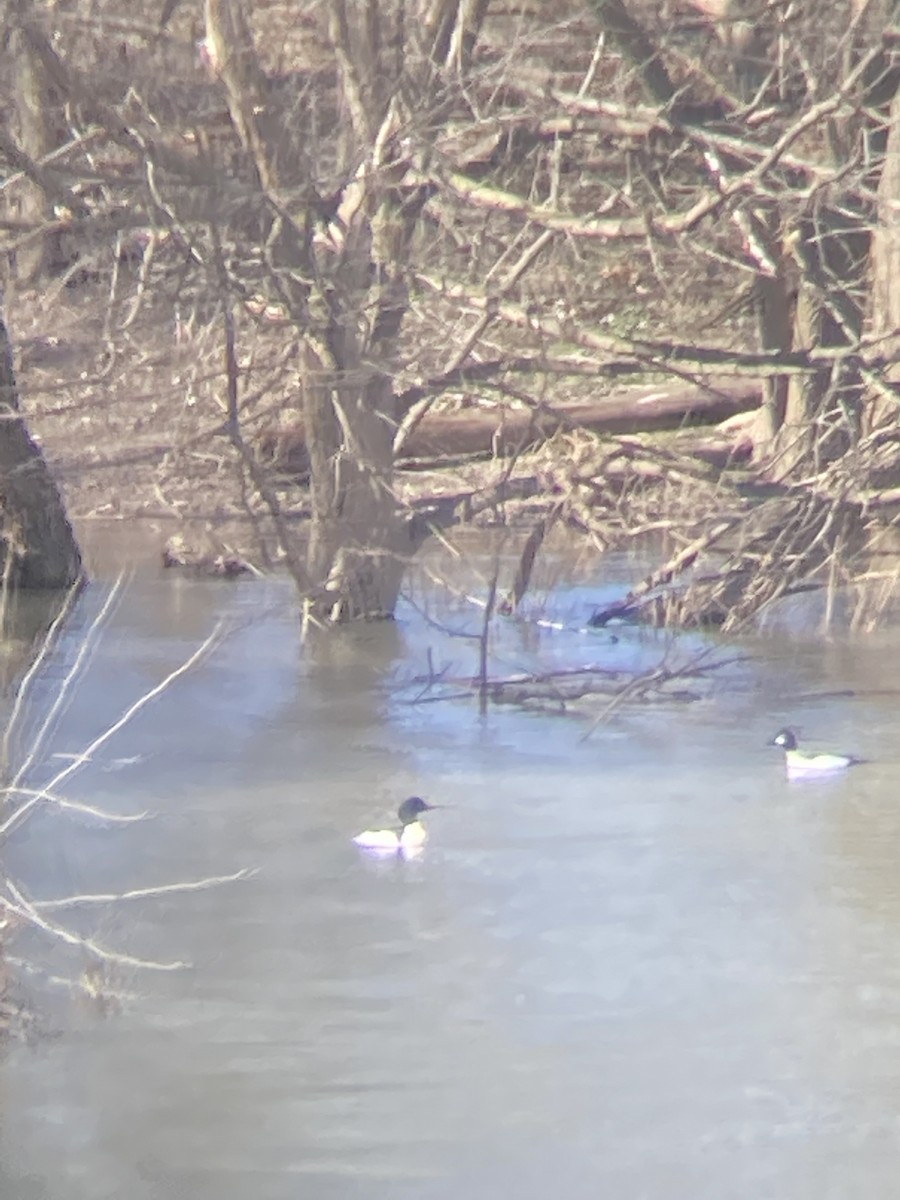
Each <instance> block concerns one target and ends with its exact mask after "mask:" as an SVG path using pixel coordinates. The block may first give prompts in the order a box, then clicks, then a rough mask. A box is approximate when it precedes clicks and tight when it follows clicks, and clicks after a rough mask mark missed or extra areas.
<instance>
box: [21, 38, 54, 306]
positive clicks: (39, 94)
mask: <svg viewBox="0 0 900 1200" xmlns="http://www.w3.org/2000/svg"><path fill="white" fill-rule="evenodd" d="M12 48H13V56H12V57H13V63H14V67H15V97H16V110H17V117H18V126H19V139H20V143H21V147H22V150H23V151H24V153H25V155H26V156H27V158H28V159H29V160H30V162H32V163H38V162H40V160H41V159H42V158H43V157H44V155H45V154H47V153H48V152H49V151H50V149H51V148H52V138H51V132H50V120H49V100H48V95H47V73H46V71H45V70H44V67H43V64H42V63H41V61H40V59H39V58H38V56H37V55H36V54H35V53H34V50H33V48H32V47H31V45H30V44H29V42H28V39H27V38H25V37H23V36H22V33H21V31H20V30H16V31H15V32H14V33H13V35H12ZM49 206H50V201H49V199H48V197H47V195H46V193H45V192H44V189H43V188H42V187H41V185H40V183H39V182H38V181H37V179H36V178H26V179H23V180H22V181H21V182H20V183H19V185H18V191H17V207H18V215H19V218H20V219H21V220H22V222H23V223H24V224H26V225H31V226H33V227H34V230H35V233H34V235H33V236H32V237H31V238H30V239H29V240H28V241H27V242H23V243H22V244H20V246H19V247H18V249H17V250H16V254H15V259H16V261H15V271H16V276H17V278H18V279H19V280H20V281H21V282H22V283H33V282H34V281H35V280H36V279H38V278H39V277H40V275H41V274H42V273H43V271H44V268H45V267H46V266H47V262H48V259H49V257H50V253H51V239H50V237H49V236H48V234H46V233H45V232H43V231H42V228H43V226H44V225H45V224H46V221H47V219H48V216H49Z"/></svg>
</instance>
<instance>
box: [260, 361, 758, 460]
mask: <svg viewBox="0 0 900 1200" xmlns="http://www.w3.org/2000/svg"><path fill="white" fill-rule="evenodd" d="M760 400H761V389H760V387H759V385H758V384H756V383H753V382H748V381H745V380H740V379H726V380H719V381H716V382H715V383H714V384H711V385H707V386H705V387H698V386H695V385H692V384H678V385H668V384H664V385H659V386H658V387H651V386H648V385H646V384H645V385H643V386H641V387H625V388H619V389H617V390H616V391H614V392H612V393H611V394H609V395H607V396H602V397H598V398H597V399H596V400H589V401H573V402H570V403H564V404H557V405H553V406H552V407H551V406H547V407H546V408H535V409H527V408H524V407H516V408H512V407H510V406H508V405H504V406H497V407H490V408H488V407H471V408H463V409H459V410H457V411H455V412H447V411H434V410H432V411H429V412H427V413H426V414H425V415H424V417H423V418H422V420H421V421H420V422H419V424H418V425H417V426H416V427H415V429H413V430H412V431H411V433H410V435H409V437H408V438H407V441H406V444H405V445H404V448H403V456H402V458H401V459H400V460H399V465H400V466H405V467H406V468H407V469H416V468H418V467H421V468H425V467H433V466H434V462H435V460H436V459H445V460H446V459H458V458H471V457H493V456H497V457H508V456H510V455H513V454H518V453H521V452H522V451H524V450H528V449H531V448H533V447H534V446H536V445H538V444H540V443H541V442H544V441H546V440H547V439H549V438H551V437H552V436H553V435H554V434H555V433H558V432H559V431H560V430H573V429H587V430H589V431H591V432H593V433H605V434H634V433H646V432H651V431H655V430H675V429H683V428H686V427H689V426H697V425H715V424H717V423H718V422H720V421H724V420H726V419H727V418H729V417H733V416H735V415H736V414H738V413H743V412H748V411H749V410H751V409H754V408H756V407H758V405H759V403H760ZM257 449H258V452H259V455H260V458H261V459H262V460H263V461H264V462H265V463H266V464H267V465H268V466H270V467H272V468H273V469H274V470H276V471H278V472H279V473H280V474H283V475H288V476H291V477H292V478H294V479H295V480H297V481H298V482H307V481H308V480H309V453H308V451H307V447H306V430H305V428H304V425H303V422H302V421H299V420H298V421H296V422H293V423H292V424H290V425H286V426H283V427H280V428H279V427H275V426H268V427H266V428H265V429H263V430H261V431H260V434H259V436H258V439H257Z"/></svg>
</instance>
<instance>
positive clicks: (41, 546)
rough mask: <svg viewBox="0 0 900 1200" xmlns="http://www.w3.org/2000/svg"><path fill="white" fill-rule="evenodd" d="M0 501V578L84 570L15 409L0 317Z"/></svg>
mask: <svg viewBox="0 0 900 1200" xmlns="http://www.w3.org/2000/svg"><path fill="white" fill-rule="evenodd" d="M0 506H2V511H3V541H4V550H5V555H4V557H5V565H4V572H3V578H4V579H5V580H8V581H9V582H10V583H11V584H12V586H14V587H21V588H65V587H71V586H72V585H73V584H75V583H77V582H78V580H79V579H80V578H81V576H82V567H81V555H80V553H79V550H78V544H77V542H76V541H75V535H74V534H73V532H72V527H71V525H70V524H69V521H68V519H67V517H66V512H65V508H64V507H63V502H62V498H61V497H60V494H59V491H58V490H57V487H56V484H55V483H54V482H53V479H52V478H51V475H50V472H49V470H48V469H47V464H46V462H45V461H44V458H43V455H42V454H41V452H40V450H39V449H38V447H37V446H36V445H35V443H34V442H33V441H32V439H31V438H30V437H29V435H28V430H27V429H26V428H25V421H24V420H23V418H22V415H21V413H20V412H19V394H18V390H17V388H16V379H15V374H14V372H13V363H12V348H11V346H10V343H9V334H8V333H7V329H6V325H5V324H4V322H3V320H2V318H0Z"/></svg>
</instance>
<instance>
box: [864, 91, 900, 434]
mask: <svg viewBox="0 0 900 1200" xmlns="http://www.w3.org/2000/svg"><path fill="white" fill-rule="evenodd" d="M872 335H873V337H875V338H877V339H878V346H879V349H880V350H881V352H882V354H883V355H884V357H885V358H886V359H888V360H894V365H892V366H890V367H889V368H887V370H886V371H885V374H884V382H885V383H886V384H887V385H888V387H890V388H891V389H892V390H897V391H900V389H898V384H900V363H897V361H896V360H898V359H900V92H898V93H897V95H896V96H895V97H894V100H893V103H892V104H891V115H890V125H889V131H888V139H887V146H886V148H885V152H884V167H883V169H882V172H881V180H880V181H879V184H878V222H877V224H876V226H875V233H874V235H873V238H872ZM898 403H900V394H898V398H897V400H894V401H891V400H889V399H888V398H887V397H885V396H873V397H871V398H870V400H869V404H868V407H867V410H866V414H865V424H866V432H872V431H873V430H875V429H877V428H879V427H881V426H884V425H887V424H891V423H894V424H895V423H896V421H897V407H898Z"/></svg>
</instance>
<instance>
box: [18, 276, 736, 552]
mask: <svg viewBox="0 0 900 1200" xmlns="http://www.w3.org/2000/svg"><path fill="white" fill-rule="evenodd" d="M7 311H8V320H9V324H10V332H11V335H12V338H13V343H14V347H15V350H16V362H17V374H18V381H19V387H20V392H21V397H22V403H23V407H24V408H25V411H26V412H27V414H28V419H29V426H30V428H31V431H32V433H33V435H34V436H35V437H36V438H37V439H38V440H39V441H40V443H41V445H42V446H43V449H44V452H45V454H46V456H47V458H48V460H49V462H50V464H51V466H52V469H53V471H54V474H55V476H56V478H57V479H58V481H59V483H60V486H61V488H62V489H63V492H64V495H65V499H66V502H67V505H68V509H69V513H70V515H71V517H72V518H73V520H74V521H75V522H76V524H77V523H82V522H84V521H89V520H92V519H96V518H106V519H127V518H136V517H152V518H154V519H156V520H162V521H163V522H165V526H166V527H167V526H168V523H169V522H172V526H171V529H172V532H176V531H177V529H178V525H179V523H181V522H184V521H191V522H197V521H199V522H202V523H203V524H204V525H205V526H206V527H207V528H208V529H209V531H210V533H211V534H213V535H215V531H216V530H217V529H218V528H219V527H221V526H223V525H224V524H225V523H229V524H230V523H231V522H232V521H233V520H234V519H235V518H239V517H245V516H246V515H247V514H248V511H252V512H257V513H258V512H259V511H260V505H259V502H258V501H257V500H255V499H254V497H253V496H252V494H248V491H247V489H246V487H245V484H244V480H243V477H242V474H241V472H240V470H239V469H238V467H237V464H236V459H235V454H234V452H233V450H232V448H231V447H230V446H229V444H228V442H227V439H226V438H225V437H224V435H223V432H222V415H223V408H222V387H223V385H222V378H221V372H220V370H219V366H220V361H221V360H220V356H219V353H218V345H217V341H216V338H217V334H216V327H215V325H214V324H213V325H210V326H207V327H204V328H202V329H199V330H197V329H193V328H183V327H181V326H179V324H178V317H177V310H176V309H175V306H174V304H173V303H172V302H171V300H169V299H168V298H167V297H166V295H165V294H164V292H160V293H159V294H157V295H156V298H155V299H154V300H153V301H150V300H145V301H144V302H143V303H142V305H141V309H140V311H139V313H138V315H137V319H136V320H134V321H133V326H132V327H131V328H133V330H134V332H132V331H131V328H130V327H129V326H128V324H127V323H128V320H129V317H131V316H132V314H131V312H130V310H129V309H128V308H127V306H125V305H123V304H113V305H112V306H111V308H109V310H108V311H107V304H106V292H105V291H104V290H103V289H102V288H101V286H100V285H99V284H97V283H95V282H92V281H90V280H88V281H82V282H81V283H80V284H79V285H78V286H75V287H71V286H70V287H64V286H61V285H57V286H52V287H51V288H50V289H49V290H48V292H47V293H46V294H44V295H41V296H36V295H33V294H32V295H27V294H26V295H20V296H16V297H11V298H10V300H9V302H8V310H7ZM105 324H108V326H109V328H111V329H114V330H115V336H114V337H110V336H107V332H106V331H105V329H104V325H105ZM123 326H124V328H123ZM251 332H253V333H255V336H254V340H253V343H252V346H251V348H250V350H249V351H248V353H247V355H246V356H245V359H246V361H247V364H248V365H247V371H246V378H245V390H246V395H247V400H246V407H245V430H246V436H247V438H248V440H252V439H255V438H256V437H257V436H258V435H259V433H260V432H261V431H264V430H265V429H266V428H269V429H271V428H272V427H273V425H275V426H276V427H277V425H278V424H280V423H283V422H284V421H285V420H287V421H288V422H290V420H292V419H293V418H294V417H296V414H297V411H298V402H297V395H296V391H297V386H298V381H297V375H296V369H295V368H294V366H293V364H292V363H291V362H290V359H289V357H288V355H286V353H285V351H284V349H283V342H284V341H285V340H286V339H283V338H280V337H279V336H278V335H277V331H275V333H274V334H273V333H272V332H270V331H266V330H262V331H261V332H258V333H257V332H255V331H251ZM648 390H649V393H650V394H651V395H652V396H656V397H658V396H659V395H660V393H661V392H664V391H667V392H668V393H669V394H670V395H671V393H672V391H673V389H671V388H669V389H665V388H662V387H661V386H660V385H659V384H653V385H648V387H645V388H643V389H641V388H639V387H635V386H628V387H621V386H620V387H619V388H617V389H616V390H615V391H614V392H611V391H610V389H609V388H602V387H601V386H600V385H597V387H596V392H597V394H596V395H595V396H593V397H590V396H588V397H585V396H584V395H582V396H581V397H580V398H579V397H576V398H575V400H574V401H569V402H568V403H565V402H564V404H563V406H562V407H563V409H564V410H565V411H567V413H568V418H567V420H564V421H563V424H564V425H565V424H566V423H567V421H568V420H572V421H574V422H575V423H576V424H580V423H582V422H583V423H585V424H586V425H587V426H588V427H591V426H592V425H593V426H594V427H598V421H599V422H600V424H601V425H602V422H603V421H604V420H606V417H607V415H609V414H611V416H612V425H611V426H608V427H607V428H608V431H609V432H622V431H623V430H626V429H632V428H634V425H635V421H634V413H635V412H639V413H640V414H641V418H643V415H644V414H646V416H647V421H648V423H649V424H651V425H652V424H654V422H656V423H659V421H660V418H661V420H662V423H663V424H668V425H669V426H671V424H672V412H671V410H672V404H671V401H670V400H663V401H662V403H661V404H660V401H659V400H655V401H654V400H651V402H650V404H649V405H645V404H643V405H640V406H638V408H635V398H636V397H638V396H640V395H641V394H642V392H643V394H645V395H646V393H647V392H648ZM683 391H684V390H683V389H682V393H683ZM691 395H692V396H693V398H694V402H695V403H700V402H701V401H702V402H703V403H705V404H711V412H710V415H711V416H712V417H713V419H721V418H722V417H724V416H727V415H728V414H729V413H732V412H738V411H741V410H742V409H745V408H746V407H747V405H748V403H749V404H752V403H753V402H754V394H753V389H752V388H749V389H748V388H747V387H746V386H742V387H731V388H730V390H729V389H728V388H726V389H723V390H722V391H721V392H720V394H719V396H718V397H713V398H712V400H710V398H709V397H703V396H701V394H700V393H698V392H697V391H696V389H694V391H693V393H691ZM667 405H668V408H667ZM675 408H676V409H677V404H676V405H675ZM498 411H499V410H497V409H496V408H488V409H487V410H485V409H481V408H479V407H474V408H473V407H468V408H463V409H461V410H459V409H457V410H455V411H453V412H449V413H448V412H446V411H444V412H440V413H435V414H434V415H433V416H432V417H430V418H429V419H428V420H427V422H426V423H425V424H424V425H423V426H422V427H421V428H420V430H419V432H418V433H417V434H416V439H415V441H414V443H413V444H412V446H411V447H410V449H411V451H412V454H413V456H414V457H416V456H417V455H418V461H417V462H416V463H415V466H416V467H417V468H418V469H416V470H414V471H403V472H401V473H400V474H399V476H398V481H397V485H398V490H399V492H400V494H401V495H402V497H403V498H404V499H405V500H411V499H415V498H418V497H421V496H423V495H425V496H427V495H432V494H446V493H448V492H449V493H456V492H461V491H466V490H468V489H471V488H478V487H484V486H489V485H490V483H491V482H492V481H494V480H496V479H497V478H499V477H500V476H501V475H502V474H503V473H504V472H505V471H506V470H507V469H508V463H507V462H503V461H500V460H497V461H494V462H487V463H485V462H471V461H468V462H467V461H459V456H461V455H465V454H469V453H471V452H473V451H478V450H483V451H489V450H490V449H491V445H492V440H493V435H494V431H495V429H496V424H497V413H498ZM629 413H630V414H631V415H630V416H629ZM544 422H545V429H546V432H547V433H548V434H549V433H552V431H553V427H554V426H555V425H556V424H558V422H556V421H551V422H547V420H546V418H544ZM676 423H677V422H676ZM504 429H505V435H504V436H505V437H506V439H507V442H508V446H507V449H508V448H510V446H512V447H520V446H522V445H524V444H525V443H526V442H527V441H528V440H529V439H530V438H531V437H532V435H533V433H534V428H533V424H532V414H530V413H529V412H528V411H527V410H525V409H522V410H520V411H519V412H518V413H516V412H515V411H514V412H513V414H512V416H511V417H507V418H506V423H505V425H504ZM423 454H424V455H425V456H426V457H427V456H428V455H431V454H438V455H445V456H448V457H449V459H450V460H454V459H456V460H457V461H451V462H446V461H445V462H444V463H443V464H440V469H430V470H425V471H423V470H422V467H423V466H426V467H427V466H428V465H429V464H428V463H427V461H426V462H423V461H422V455H423ZM434 466H438V464H434ZM530 469H531V468H530V466H529V463H528V461H527V459H526V458H525V457H523V458H522V459H520V461H519V462H518V463H517V466H516V470H517V472H518V473H526V474H527V473H528V471H529V470H530ZM279 498H280V502H281V503H282V504H283V506H284V508H285V511H286V512H288V513H293V514H296V515H297V516H300V515H302V514H304V513H305V512H306V493H305V492H304V490H303V489H302V488H300V487H298V486H296V484H295V483H292V482H290V481H289V480H285V483H284V486H283V487H281V488H280V489H279ZM162 540H164V536H163V538H162ZM244 549H246V547H245V548H244Z"/></svg>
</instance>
